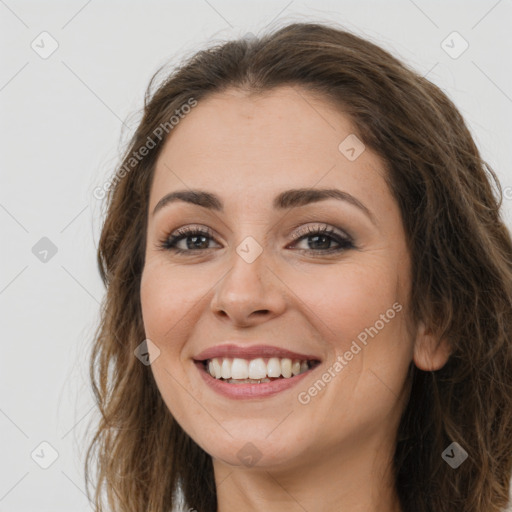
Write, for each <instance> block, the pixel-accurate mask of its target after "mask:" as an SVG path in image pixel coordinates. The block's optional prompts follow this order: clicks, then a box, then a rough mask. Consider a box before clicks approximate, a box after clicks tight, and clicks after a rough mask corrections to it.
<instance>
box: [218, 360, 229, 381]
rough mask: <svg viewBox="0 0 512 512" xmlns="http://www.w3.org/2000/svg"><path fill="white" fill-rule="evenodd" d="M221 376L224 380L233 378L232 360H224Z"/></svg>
mask: <svg viewBox="0 0 512 512" xmlns="http://www.w3.org/2000/svg"><path fill="white" fill-rule="evenodd" d="M220 376H221V377H222V378H223V379H229V378H231V360H230V359H223V360H222V368H221V373H220Z"/></svg>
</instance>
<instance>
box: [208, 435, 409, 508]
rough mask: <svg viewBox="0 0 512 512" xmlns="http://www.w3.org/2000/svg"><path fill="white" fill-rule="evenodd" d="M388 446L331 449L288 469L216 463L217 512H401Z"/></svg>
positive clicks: (369, 444) (379, 443) (374, 444)
mask: <svg viewBox="0 0 512 512" xmlns="http://www.w3.org/2000/svg"><path fill="white" fill-rule="evenodd" d="M382 441H383V440H382V439H375V440H374V442H368V440H366V442H365V443H364V445H363V448H361V446H360V445H359V446H358V447H357V450H356V449H354V448H352V449H351V448H350V447H348V446H343V447H340V448H339V450H338V451H337V452H336V451H333V450H332V447H331V449H329V450H325V451H324V452H323V453H322V454H321V455H319V456H316V457H314V456H311V454H308V455H307V458H305V459H303V460H301V461H298V462H297V463H296V464H289V465H287V466H286V467H275V466H268V467H264V466H260V467H256V466H255V467H235V466H231V465H228V464H226V463H224V462H222V461H220V460H218V459H214V461H213V466H214V473H215V481H216V486H217V504H218V506H217V511H218V512H235V511H236V512H238V511H239V510H244V511H247V512H257V511H261V510H265V511H266V512H281V511H282V510H287V511H290V512H295V511H297V512H304V510H315V511H317V512H340V511H350V512H401V508H400V504H399V500H398V496H397V493H396V488H395V480H394V476H393V473H392V466H391V460H392V455H393V453H392V450H391V449H388V450H386V451H384V449H383V448H382V447H383V446H386V445H387V444H386V443H383V442H382ZM347 444H349V443H347ZM388 446H389V445H388ZM327 454H328V455H327Z"/></svg>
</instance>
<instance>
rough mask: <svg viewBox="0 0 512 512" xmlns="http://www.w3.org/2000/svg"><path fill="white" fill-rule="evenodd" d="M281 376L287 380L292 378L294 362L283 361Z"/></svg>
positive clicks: (289, 360)
mask: <svg viewBox="0 0 512 512" xmlns="http://www.w3.org/2000/svg"><path fill="white" fill-rule="evenodd" d="M281 375H282V376H283V377H284V378H285V379H289V378H290V377H291V376H292V360H291V359H288V358H284V359H282V360H281Z"/></svg>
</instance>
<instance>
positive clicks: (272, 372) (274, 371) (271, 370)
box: [267, 357, 281, 377]
mask: <svg viewBox="0 0 512 512" xmlns="http://www.w3.org/2000/svg"><path fill="white" fill-rule="evenodd" d="M267 375H268V376H269V377H280V376H281V362H280V361H279V359H278V358H277V357H271V358H270V359H269V360H268V363H267Z"/></svg>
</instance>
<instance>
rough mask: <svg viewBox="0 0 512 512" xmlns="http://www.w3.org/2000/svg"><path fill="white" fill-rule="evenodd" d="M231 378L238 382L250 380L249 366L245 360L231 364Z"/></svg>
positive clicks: (237, 360)
mask: <svg viewBox="0 0 512 512" xmlns="http://www.w3.org/2000/svg"><path fill="white" fill-rule="evenodd" d="M231 378H232V379H238V380H239V379H248V378H249V364H248V363H247V361H246V360H245V359H238V358H235V359H233V362H232V363H231Z"/></svg>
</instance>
